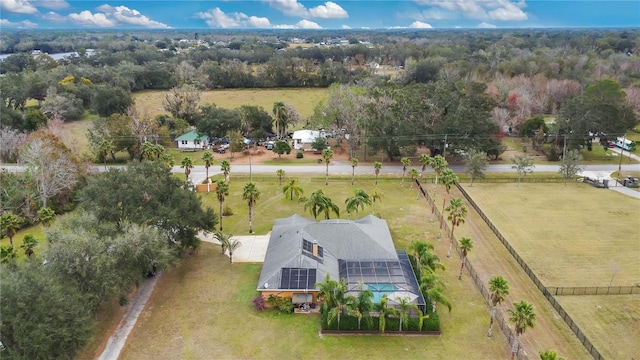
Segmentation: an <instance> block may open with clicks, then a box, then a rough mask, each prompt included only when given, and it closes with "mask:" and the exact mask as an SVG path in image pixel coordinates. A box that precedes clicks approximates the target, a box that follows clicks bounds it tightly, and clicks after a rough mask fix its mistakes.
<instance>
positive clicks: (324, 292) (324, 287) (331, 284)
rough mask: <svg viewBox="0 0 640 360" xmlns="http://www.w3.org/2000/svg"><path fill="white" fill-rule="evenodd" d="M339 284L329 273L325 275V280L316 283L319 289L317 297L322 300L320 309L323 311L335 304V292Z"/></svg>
mask: <svg viewBox="0 0 640 360" xmlns="http://www.w3.org/2000/svg"><path fill="white" fill-rule="evenodd" d="M339 285H340V284H339V283H338V282H337V281H335V280H332V279H331V277H330V276H329V273H327V274H326V275H325V278H324V282H318V283H316V284H315V285H314V286H315V287H316V288H317V289H318V293H317V294H316V299H317V300H318V301H321V302H322V305H320V311H322V312H323V313H325V312H326V311H328V310H329V309H331V308H332V307H334V306H335V293H336V289H337V288H338V287H339Z"/></svg>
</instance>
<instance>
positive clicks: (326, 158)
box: [322, 148, 334, 185]
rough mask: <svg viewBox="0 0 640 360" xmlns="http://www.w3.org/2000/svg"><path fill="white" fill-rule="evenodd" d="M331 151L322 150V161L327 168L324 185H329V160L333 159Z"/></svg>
mask: <svg viewBox="0 0 640 360" xmlns="http://www.w3.org/2000/svg"><path fill="white" fill-rule="evenodd" d="M333 155H334V153H333V150H331V149H329V148H327V149H324V150H322V159H323V160H324V163H325V165H326V167H327V171H326V173H325V176H324V184H325V185H329V163H331V159H333Z"/></svg>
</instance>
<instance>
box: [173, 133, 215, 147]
mask: <svg viewBox="0 0 640 360" xmlns="http://www.w3.org/2000/svg"><path fill="white" fill-rule="evenodd" d="M176 143H177V144H178V149H180V150H182V151H195V150H198V149H205V148H207V147H209V137H208V136H206V135H202V134H198V132H197V131H196V130H191V131H189V132H187V133H184V134H182V135H180V136H178V137H177V138H176Z"/></svg>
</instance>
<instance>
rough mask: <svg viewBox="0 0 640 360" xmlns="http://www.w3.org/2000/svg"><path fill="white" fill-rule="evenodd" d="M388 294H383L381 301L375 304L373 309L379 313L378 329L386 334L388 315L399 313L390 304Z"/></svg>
mask: <svg viewBox="0 0 640 360" xmlns="http://www.w3.org/2000/svg"><path fill="white" fill-rule="evenodd" d="M388 302H389V300H388V299H387V294H382V297H381V298H380V302H379V303H376V304H373V311H375V312H377V313H378V329H379V330H380V332H381V333H383V334H384V331H385V329H386V328H387V317H390V316H395V315H397V310H396V309H394V308H392V307H389V306H388Z"/></svg>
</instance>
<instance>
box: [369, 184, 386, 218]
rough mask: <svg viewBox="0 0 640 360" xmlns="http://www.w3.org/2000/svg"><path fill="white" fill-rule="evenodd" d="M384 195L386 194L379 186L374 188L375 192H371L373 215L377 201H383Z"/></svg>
mask: <svg viewBox="0 0 640 360" xmlns="http://www.w3.org/2000/svg"><path fill="white" fill-rule="evenodd" d="M383 196H384V193H383V192H382V190H380V189H378V188H375V189H373V192H372V193H371V215H373V212H374V207H375V206H376V202H382V197H383Z"/></svg>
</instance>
